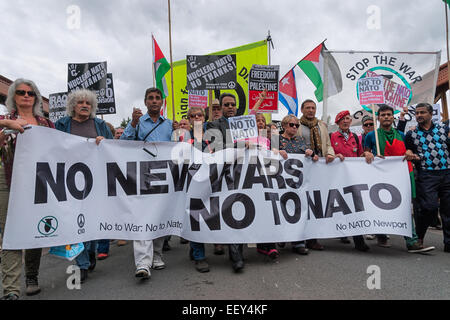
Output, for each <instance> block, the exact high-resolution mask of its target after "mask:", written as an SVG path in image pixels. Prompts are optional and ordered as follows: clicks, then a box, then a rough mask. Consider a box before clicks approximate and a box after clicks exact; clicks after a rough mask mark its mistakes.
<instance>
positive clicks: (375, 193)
mask: <svg viewBox="0 0 450 320" xmlns="http://www.w3.org/2000/svg"><path fill="white" fill-rule="evenodd" d="M381 190H387V191H388V192H389V193H390V194H391V197H392V199H391V201H390V202H388V203H386V202H382V201H381V199H380V191H381ZM370 200H372V202H373V204H374V205H376V206H377V207H378V208H380V209H384V210H394V209H397V208H398V207H399V206H400V204H401V203H402V195H401V194H400V191H399V190H398V189H397V188H396V187H394V186H393V185H391V184H387V183H378V184H376V185H374V186H372V188H370Z"/></svg>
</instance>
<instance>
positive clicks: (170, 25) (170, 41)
mask: <svg viewBox="0 0 450 320" xmlns="http://www.w3.org/2000/svg"><path fill="white" fill-rule="evenodd" d="M167 4H168V8H169V47H170V82H171V85H172V90H171V91H172V120H173V121H175V96H174V92H173V59H172V20H171V18H170V0H167Z"/></svg>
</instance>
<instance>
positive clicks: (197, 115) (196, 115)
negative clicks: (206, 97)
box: [189, 113, 203, 118]
mask: <svg viewBox="0 0 450 320" xmlns="http://www.w3.org/2000/svg"><path fill="white" fill-rule="evenodd" d="M189 117H191V118H197V117H199V118H201V117H203V115H202V114H201V113H196V114H191V115H190V116H189Z"/></svg>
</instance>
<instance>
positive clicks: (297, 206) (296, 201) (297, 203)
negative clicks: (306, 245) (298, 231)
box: [280, 192, 302, 224]
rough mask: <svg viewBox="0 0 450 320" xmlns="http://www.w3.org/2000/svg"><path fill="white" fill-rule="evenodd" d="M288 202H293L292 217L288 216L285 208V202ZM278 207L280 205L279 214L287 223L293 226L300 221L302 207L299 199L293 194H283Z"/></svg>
mask: <svg viewBox="0 0 450 320" xmlns="http://www.w3.org/2000/svg"><path fill="white" fill-rule="evenodd" d="M289 200H292V201H294V215H292V216H291V215H290V214H289V212H288V211H287V208H286V205H287V202H288V201H289ZM280 205H281V212H283V216H284V218H285V219H286V221H287V222H289V223H291V224H294V223H297V222H298V221H299V220H300V217H301V210H302V206H301V202H300V198H299V197H298V195H297V194H296V193H295V192H288V193H285V194H283V195H282V196H281V199H280Z"/></svg>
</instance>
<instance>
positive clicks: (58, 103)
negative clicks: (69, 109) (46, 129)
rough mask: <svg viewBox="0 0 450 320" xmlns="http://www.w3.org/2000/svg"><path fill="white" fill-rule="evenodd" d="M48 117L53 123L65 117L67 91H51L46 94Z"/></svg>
mask: <svg viewBox="0 0 450 320" xmlns="http://www.w3.org/2000/svg"><path fill="white" fill-rule="evenodd" d="M48 101H49V102H48V110H49V112H48V118H49V119H50V121H51V122H53V123H55V122H56V121H58V120H59V119H61V118H63V117H65V116H66V115H67V113H66V105H67V92H59V93H52V94H50V95H49V96H48Z"/></svg>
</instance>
